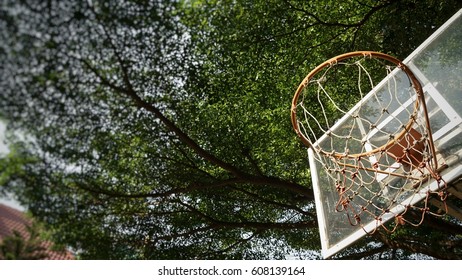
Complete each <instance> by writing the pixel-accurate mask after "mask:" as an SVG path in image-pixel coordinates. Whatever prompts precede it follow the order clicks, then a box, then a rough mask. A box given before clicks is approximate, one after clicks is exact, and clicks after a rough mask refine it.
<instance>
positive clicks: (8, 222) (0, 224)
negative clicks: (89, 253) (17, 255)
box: [0, 204, 74, 260]
mask: <svg viewBox="0 0 462 280" xmlns="http://www.w3.org/2000/svg"><path fill="white" fill-rule="evenodd" d="M30 225H31V219H29V218H27V217H26V215H25V214H24V213H23V212H21V211H19V210H16V209H14V208H11V207H9V206H6V205H4V204H0V243H1V242H2V240H3V239H4V238H6V237H8V236H11V235H13V232H14V231H17V232H18V233H19V234H20V235H21V236H23V237H24V238H28V236H29V232H28V230H27V226H30ZM41 246H42V247H44V248H46V251H45V253H46V255H47V257H45V259H46V260H71V259H74V256H73V255H72V254H71V253H70V252H69V251H67V250H65V251H54V250H52V249H51V248H52V246H53V243H52V242H50V241H44V242H43V243H42V244H41Z"/></svg>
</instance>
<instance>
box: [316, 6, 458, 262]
mask: <svg viewBox="0 0 462 280" xmlns="http://www.w3.org/2000/svg"><path fill="white" fill-rule="evenodd" d="M461 30H462V10H460V11H459V12H457V13H456V14H455V15H454V16H453V17H452V18H450V19H449V20H448V21H447V22H446V23H445V24H444V25H443V26H441V27H440V28H439V29H438V30H437V31H436V32H435V33H434V34H433V35H432V36H431V37H429V38H428V39H427V40H426V41H425V42H424V43H423V44H422V45H420V46H419V47H418V48H417V49H416V50H415V51H414V52H413V53H412V54H411V55H409V57H407V58H406V59H405V60H403V63H404V64H405V65H407V66H408V67H409V69H411V70H412V72H413V73H414V74H415V76H416V77H417V79H418V80H419V81H420V84H421V86H422V89H423V92H424V96H425V101H426V109H427V110H428V118H429V121H430V124H429V125H430V127H431V132H432V138H433V140H432V141H433V143H434V149H435V152H436V155H437V156H436V157H437V161H438V162H439V165H440V166H441V168H440V169H439V170H441V171H439V174H440V175H441V176H442V178H443V181H444V182H446V183H447V184H450V183H451V182H454V181H456V180H457V179H459V178H461V177H462V48H461V44H462V32H461ZM386 79H393V77H392V76H388V77H387V78H386ZM387 83H388V81H386V80H385V81H382V83H380V84H378V85H377V86H376V87H374V89H373V90H372V91H371V92H369V93H368V94H367V95H366V94H365V95H364V98H363V99H362V100H361V101H360V103H361V104H362V106H363V107H364V106H365V104H366V105H367V104H370V107H371V108H373V107H374V103H375V102H379V101H378V100H380V102H382V100H383V99H386V98H387V97H386V95H385V94H384V91H385V90H384V86H385V84H387ZM398 86H399V84H398ZM408 99H409V100H402V101H400V103H399V105H397V106H394V107H393V106H391V107H390V114H391V115H399V114H400V113H401V111H402V110H404V109H405V107H408V106H412V104H413V103H414V102H415V100H413V99H412V97H411V98H408ZM352 110H354V109H352ZM345 115H348V114H345ZM351 115H353V114H350V116H351ZM389 121H390V120H388V119H383V120H380V121H379V122H377V123H378V125H379V126H381V125H383V126H384V125H387V122H389ZM346 122H348V118H347V117H344V118H341V119H339V120H338V121H337V123H336V124H335V126H334V127H335V128H337V129H342V123H346ZM329 133H336V131H335V129H334V130H333V131H330V132H329ZM372 133H373V132H372ZM326 139H327V137H320V138H319V139H317V142H316V143H315V144H314V145H315V146H317V147H322V146H323V145H325V144H326V143H324V142H325V141H327V140H326ZM323 141H324V142H323ZM308 157H309V163H310V172H311V177H312V183H313V189H314V192H315V201H316V211H317V215H318V223H319V229H320V237H321V245H322V255H323V257H324V258H328V257H330V256H332V255H333V254H336V253H338V252H339V251H340V250H342V249H344V248H346V247H348V246H349V245H351V244H352V243H354V242H355V241H357V240H359V239H361V238H362V237H364V236H365V235H366V234H368V233H369V232H373V231H374V230H375V229H376V228H378V227H379V226H381V225H382V224H385V223H387V222H389V221H390V220H392V219H394V218H395V217H396V214H397V213H400V212H403V211H406V207H408V206H407V205H416V204H418V203H422V201H423V199H424V198H425V197H427V195H428V193H429V192H430V191H437V190H438V189H440V188H441V185H440V184H441V182H438V181H436V180H434V179H429V180H427V181H425V182H422V183H421V184H420V185H419V187H418V190H417V191H416V187H415V186H411V185H409V186H408V187H407V189H406V188H403V189H404V191H402V193H400V194H399V199H396V197H398V196H395V200H394V201H393V203H394V205H393V206H392V207H391V208H390V210H388V209H387V211H386V213H382V214H381V215H380V220H377V219H374V218H373V216H368V215H364V216H362V217H361V226H353V225H352V223H351V220H350V221H349V220H348V219H347V218H346V217H345V213H344V212H341V211H338V201H339V199H338V197H339V192H338V190H336V189H335V187H334V186H335V184H336V182H334V181H333V179H332V178H331V177H329V176H325V172H326V171H325V170H324V169H325V167H323V165H322V164H321V160H320V155H319V153H317V152H316V151H314V150H313V149H312V148H308ZM390 166H391V167H390V168H392V165H390ZM387 172H388V171H387ZM388 177H389V176H388V175H387V174H386V172H383V174H377V176H376V178H375V180H376V181H377V182H376V184H377V188H379V189H380V190H381V192H382V193H383V192H386V191H391V188H390V186H393V185H394V184H409V182H407V181H400V180H399V178H398V179H396V178H395V179H394V181H393V182H390V179H389V178H388ZM387 180H388V181H387ZM400 191H401V190H400ZM355 192H359V197H365V196H367V195H363V196H361V193H360V192H361V188H358V189H357V190H356V191H355ZM354 199H356V198H354ZM354 199H353V198H352V200H353V202H354ZM371 199H375V198H371Z"/></svg>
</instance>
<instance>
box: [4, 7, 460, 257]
mask: <svg viewBox="0 0 462 280" xmlns="http://www.w3.org/2000/svg"><path fill="white" fill-rule="evenodd" d="M3 2H4V4H3V5H2V6H1V8H0V9H1V10H0V14H1V15H2V16H1V20H0V28H1V29H0V30H1V34H0V36H1V38H0V57H1V60H2V62H3V65H2V66H0V85H1V88H2V90H1V91H0V117H3V118H5V119H6V120H7V122H8V127H9V131H10V140H11V145H10V150H11V153H10V154H9V155H8V156H7V157H5V158H4V159H2V160H1V161H0V172H1V173H0V174H1V175H0V185H2V186H3V191H4V192H11V193H14V194H15V195H16V197H17V198H18V199H19V200H20V201H21V202H22V203H23V204H24V205H26V206H27V207H28V209H30V211H31V212H32V213H33V214H34V215H35V216H36V217H37V218H39V219H40V220H42V221H44V222H46V223H47V224H48V225H49V227H50V229H51V230H52V232H53V233H54V240H55V242H57V243H59V244H65V245H67V246H70V247H71V248H73V249H74V250H75V251H76V252H78V255H79V257H81V258H103V259H128V258H134V259H143V258H147V259H164V258H170V259H192V258H201V259H214V258H216V259H233V258H235V259H267V258H285V257H287V256H288V255H293V256H297V257H301V258H316V257H318V253H317V252H318V251H319V247H320V243H319V240H318V239H319V238H318V229H317V222H316V215H315V209H314V200H313V193H312V189H311V186H310V180H309V167H308V165H307V160H306V152H305V151H304V149H303V147H302V145H301V143H300V141H299V140H298V139H297V138H296V135H295V134H294V133H293V131H292V128H291V125H290V119H289V106H290V101H291V97H292V94H293V92H294V90H295V88H296V86H297V85H298V83H299V82H300V81H301V79H302V78H303V76H304V75H306V72H307V71H309V69H311V68H312V67H314V66H315V65H317V64H318V63H320V62H322V61H324V60H325V59H326V58H329V57H331V56H333V55H337V54H339V53H342V52H346V51H351V50H358V49H371V50H376V51H384V52H387V53H390V54H393V55H396V56H398V57H400V58H403V57H404V56H405V55H407V54H409V53H410V52H411V51H412V50H413V49H414V48H415V47H416V46H418V45H419V44H420V43H421V42H422V41H423V40H424V39H426V38H427V37H428V36H429V35H430V34H431V33H432V32H433V31H434V30H435V29H436V28H437V27H438V26H439V25H441V24H442V23H443V22H444V21H445V20H447V19H448V18H449V17H450V16H451V15H452V14H453V13H454V11H455V9H454V7H459V8H460V7H462V3H461V2H460V1H444V3H443V2H442V1H435V0H428V1H413V0H386V1H366V0H364V1H330V0H319V1H298V0H282V1H281V0H269V1H268V0H264V1H263V0H262V1H260V0H258V1H257V0H253V1H245V0H234V1H231V0H229V1H227V0H223V1H219V0H210V1H205V0H204V1H193V0H191V1H187V0H185V1H178V2H176V1H163V0H153V1H142V0H138V1H136V0H133V1H128V0H125V1H122V0H121V1H72V0H66V1H53V0H50V1H26V0H22V1H3ZM428 14H432V16H431V17H428V16H427V15H428ZM18 131H19V132H18ZM14 132H17V133H16V134H15V133H14ZM435 227H436V228H440V229H445V230H444V231H438V232H437V231H434V230H433V229H434V228H435ZM460 232H461V229H460V226H459V225H457V224H454V223H453V222H452V221H450V220H436V219H429V220H428V222H427V224H426V225H425V226H423V227H421V228H418V229H415V228H407V227H403V228H402V229H401V230H400V231H399V232H397V233H395V234H394V235H393V236H390V235H387V234H382V233H379V234H376V235H374V236H369V237H368V238H366V239H365V240H364V241H363V242H361V243H360V244H357V245H355V246H354V247H352V248H350V249H348V250H347V251H345V252H343V253H342V254H341V255H339V256H338V257H344V258H361V257H364V258H379V257H384V258H409V256H410V255H412V254H416V253H417V254H421V255H427V256H430V257H435V258H460V257H462V252H461V248H462V247H461V236H460ZM447 240H451V242H452V243H451V244H449V243H448V242H447ZM443 243H444V245H445V246H444V248H443V247H442V245H443Z"/></svg>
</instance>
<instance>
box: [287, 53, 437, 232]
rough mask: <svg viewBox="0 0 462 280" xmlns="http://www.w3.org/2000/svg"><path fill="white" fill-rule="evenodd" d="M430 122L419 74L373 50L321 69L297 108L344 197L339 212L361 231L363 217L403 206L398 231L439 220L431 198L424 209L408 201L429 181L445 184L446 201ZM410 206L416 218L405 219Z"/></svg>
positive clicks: (302, 127) (302, 128)
mask: <svg viewBox="0 0 462 280" xmlns="http://www.w3.org/2000/svg"><path fill="white" fill-rule="evenodd" d="M385 77H388V78H387V79H385V80H384V78H385ZM428 119H429V118H428V113H427V110H426V106H425V100H424V97H423V92H422V88H421V86H420V83H419V82H418V80H417V79H416V78H415V76H414V74H413V73H412V72H411V71H410V70H409V69H408V68H407V67H406V66H405V65H404V64H402V63H401V62H400V61H398V60H396V59H395V58H393V57H390V56H387V55H384V54H380V53H374V52H355V53H349V54H345V55H341V56H337V57H335V58H333V59H331V60H328V61H326V62H325V63H323V64H321V65H320V66H318V67H317V68H315V69H314V70H313V71H312V72H311V73H310V74H309V75H308V76H307V77H306V78H305V80H304V81H303V82H302V84H301V85H300V86H299V88H298V90H297V92H296V94H295V96H294V100H293V104H292V123H293V126H294V128H295V130H296V132H297V133H298V135H299V136H300V137H301V139H302V141H303V142H304V143H305V144H306V145H307V146H309V147H310V148H312V149H313V150H314V152H315V154H316V160H317V161H318V162H319V163H320V164H321V166H322V167H323V170H322V171H320V172H321V173H322V176H328V177H329V178H330V181H331V182H332V184H334V185H333V186H332V187H335V188H336V190H337V192H338V195H339V196H338V203H337V205H336V210H337V211H344V212H346V213H347V217H348V219H349V221H350V223H351V224H352V225H361V224H362V221H363V218H364V215H371V216H372V217H373V219H375V220H377V221H378V222H379V221H381V219H382V216H383V215H385V214H387V215H389V213H390V211H392V209H396V205H402V207H401V208H399V209H400V210H399V213H398V212H396V213H393V214H394V215H395V224H394V226H391V228H390V227H389V228H388V230H391V231H394V230H395V229H396V226H397V225H399V224H403V223H405V222H407V223H409V224H413V225H416V226H417V225H420V224H421V223H422V221H423V218H424V216H425V214H435V215H438V214H437V213H436V212H434V211H432V210H431V209H430V207H429V205H428V199H429V197H430V195H431V193H427V197H426V198H425V199H424V202H423V203H420V204H419V205H420V206H416V205H411V204H406V202H405V201H406V198H409V197H411V196H412V195H414V194H415V193H417V192H419V190H421V188H422V185H423V184H424V183H425V182H427V181H428V180H429V179H436V180H437V181H438V182H439V184H440V185H441V191H438V196H439V198H440V199H441V200H442V201H444V200H445V198H446V192H445V188H446V186H445V183H444V182H443V181H442V179H441V177H440V176H439V174H438V159H437V156H436V152H435V150H434V145H433V140H432V138H431V135H432V134H431V131H430V124H429V121H428ZM326 187H327V186H326ZM411 208H412V209H413V210H418V211H417V212H416V211H412V212H413V213H414V218H408V216H409V215H407V216H406V218H405V216H404V214H405V213H407V212H408V210H409V209H411ZM395 211H396V210H395ZM415 213H418V214H419V215H417V216H418V217H417V218H416V217H415V216H416V215H415ZM368 219H370V217H368Z"/></svg>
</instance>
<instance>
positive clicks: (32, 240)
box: [0, 223, 48, 260]
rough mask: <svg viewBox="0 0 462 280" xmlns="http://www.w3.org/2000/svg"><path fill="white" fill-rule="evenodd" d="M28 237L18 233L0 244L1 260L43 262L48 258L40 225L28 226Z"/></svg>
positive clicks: (14, 232) (14, 233)
mask: <svg viewBox="0 0 462 280" xmlns="http://www.w3.org/2000/svg"><path fill="white" fill-rule="evenodd" d="M26 232H27V234H26V236H24V235H22V234H21V233H20V232H18V231H16V230H15V231H13V234H12V235H10V236H7V237H5V238H4V239H3V240H1V242H0V260H42V259H46V258H47V257H48V253H47V248H46V247H45V246H44V240H43V239H42V238H41V236H40V228H39V226H38V224H36V223H33V224H31V225H28V226H26Z"/></svg>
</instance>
